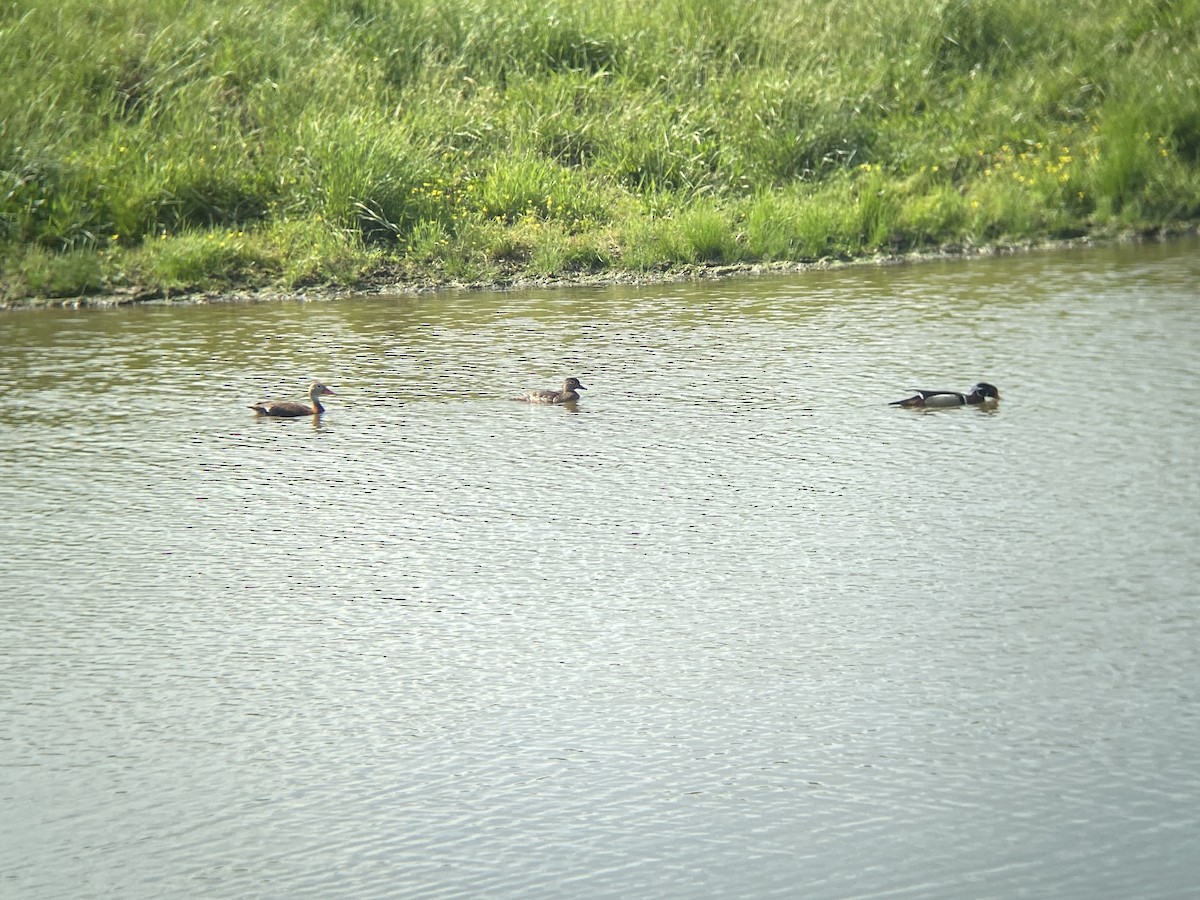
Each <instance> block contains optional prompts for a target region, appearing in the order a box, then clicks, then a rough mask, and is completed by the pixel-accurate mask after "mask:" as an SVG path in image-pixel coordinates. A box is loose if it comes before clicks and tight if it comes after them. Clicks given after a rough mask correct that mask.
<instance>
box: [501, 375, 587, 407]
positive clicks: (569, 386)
mask: <svg viewBox="0 0 1200 900" xmlns="http://www.w3.org/2000/svg"><path fill="white" fill-rule="evenodd" d="M584 390H587V388H585V387H584V386H583V385H582V384H580V383H579V379H578V378H568V379H567V380H566V381H564V382H563V386H562V390H561V391H530V392H529V393H528V394H522V395H521V396H520V397H517V399H518V400H523V401H524V402H526V403H574V402H575V401H576V400H578V399H579V394H578V391H584Z"/></svg>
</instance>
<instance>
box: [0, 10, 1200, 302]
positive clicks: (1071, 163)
mask: <svg viewBox="0 0 1200 900" xmlns="http://www.w3.org/2000/svg"><path fill="white" fill-rule="evenodd" d="M0 3H2V4H3V5H0V76H2V78H3V83H4V85H5V90H4V91H3V92H0V277H2V279H3V284H2V286H0V292H2V294H3V296H4V298H5V299H8V300H10V301H11V300H20V299H22V298H28V297H39V296H53V295H61V294H71V293H79V292H87V291H101V290H112V289H116V288H124V287H129V286H139V287H147V288H156V287H157V288H163V289H167V288H169V289H172V290H176V289H181V288H182V289H186V288H189V287H196V288H201V287H204V288H207V287H213V286H218V287H220V286H251V287H253V286H258V287H264V286H281V285H282V286H296V285H309V284H315V283H320V282H322V281H325V282H330V283H338V284H353V283H355V282H356V281H359V280H363V279H366V280H369V279H371V278H372V277H373V273H377V272H387V273H388V275H389V277H396V276H397V273H398V274H399V276H400V277H405V278H409V279H414V280H435V281H438V280H448V279H490V278H510V277H514V276H519V275H522V274H524V275H544V276H550V277H554V276H562V275H570V274H572V273H579V272H598V271H599V272H603V271H608V270H634V271H648V270H659V269H664V268H670V267H675V266H684V265H691V264H696V263H708V262H712V263H728V262H748V261H761V260H804V259H814V258H822V257H827V256H839V257H846V256H855V255H862V254H871V253H875V252H880V251H889V252H890V251H894V250H897V249H913V248H921V247H932V246H938V245H941V244H946V243H955V244H964V243H965V244H970V243H984V242H990V241H1004V240H1014V239H1025V238H1039V237H1047V236H1050V237H1053V236H1059V235H1068V234H1082V233H1088V232H1096V231H1100V232H1103V231H1106V230H1116V229H1128V228H1135V229H1145V228H1155V227H1160V226H1162V225H1163V224H1165V223H1169V222H1173V221H1177V220H1195V219H1196V218H1198V217H1200V90H1198V87H1200V54H1196V53H1195V51H1194V48H1195V47H1196V46H1200V0H1123V2H1121V3H1111V2H1105V0H1064V2H1063V3H1060V4H1057V5H1047V4H1043V3H1037V2H1034V0H936V2H934V3H929V2H926V0H874V2H870V3H868V2H866V0H844V2H841V3H829V2H827V0H754V2H751V0H642V2H638V3H634V2H631V0H606V2H603V3H601V2H597V0H577V2H566V0H406V2H403V3H401V2H395V0H292V2H283V0H275V2H271V0H263V2H258V3H249V2H246V0H209V2H204V3H200V2H193V3H185V4H183V5H182V7H181V6H180V5H179V4H177V3H168V2H167V0H125V2H121V3H117V2H115V0H104V2H96V0H61V2H60V3H58V4H45V3H42V2H39V0H0Z"/></svg>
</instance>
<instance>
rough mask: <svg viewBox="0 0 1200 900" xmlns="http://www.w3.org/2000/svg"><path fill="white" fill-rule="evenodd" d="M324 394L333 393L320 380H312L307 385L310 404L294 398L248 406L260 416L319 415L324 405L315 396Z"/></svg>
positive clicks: (292, 416)
mask: <svg viewBox="0 0 1200 900" xmlns="http://www.w3.org/2000/svg"><path fill="white" fill-rule="evenodd" d="M325 395H329V396H330V397H332V396H334V393H333V391H331V390H330V389H329V388H327V387H325V385H323V384H321V382H319V381H314V382H313V383H312V384H310V385H309V386H308V399H309V400H311V401H312V405H311V406H309V405H308V404H307V403H297V402H296V401H295V400H264V401H263V402H262V403H255V404H254V405H253V406H251V407H250V408H251V409H252V410H254V411H255V412H256V413H258V415H260V416H278V417H284V418H289V419H291V418H295V417H297V416H319V415H320V414H321V413H323V412H325V407H323V406H322V405H321V401H320V400H318V399H317V398H318V397H321V396H325Z"/></svg>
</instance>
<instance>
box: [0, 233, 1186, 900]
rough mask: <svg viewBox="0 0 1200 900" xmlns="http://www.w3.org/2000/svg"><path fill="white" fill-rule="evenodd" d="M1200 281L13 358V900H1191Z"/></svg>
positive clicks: (1109, 274)
mask: <svg viewBox="0 0 1200 900" xmlns="http://www.w3.org/2000/svg"><path fill="white" fill-rule="evenodd" d="M1197 249H1200V245H1198V244H1197V243H1196V242H1194V241H1193V242H1182V243H1174V244H1167V245H1150V246H1143V247H1119V248H1110V249H1102V250H1089V251H1072V252H1060V253H1051V254H1039V255H1028V256H1018V257H1011V258H998V259H985V260H974V261H969V262H952V263H933V264H927V265H920V266H913V267H904V268H886V269H852V270H847V271H839V272H830V273H817V274H811V275H805V276H803V277H792V278H770V279H759V280H739V281H729V282H722V283H717V284H703V285H670V286H660V287H613V288H589V289H579V290H571V291H550V290H545V291H533V292H526V293H506V294H464V295H450V296H438V297H422V298H384V299H378V298H376V299H363V300H354V301H345V302H337V303H315V304H276V305H218V306H209V307H183V308H175V307H150V308H139V309H122V310H114V311H104V312H99V311H83V312H79V311H76V312H70V311H66V312H18V313H9V314H5V315H3V316H0V378H2V379H3V384H4V385H5V386H6V388H7V394H6V398H5V400H6V403H5V405H4V407H3V408H2V409H0V511H2V512H3V521H2V524H0V540H3V543H4V545H5V550H6V552H5V554H4V561H3V563H2V564H0V592H2V597H0V684H3V686H4V690H3V691H2V692H0V808H2V809H3V810H4V814H3V816H0V893H2V894H4V895H5V896H12V897H21V898H63V897H89V898H90V897H102V896H119V897H122V898H139V897H161V896H204V897H238V898H242V897H304V896H308V897H333V896H337V897H396V896H414V897H416V896H420V897H480V896H488V897H521V898H526V897H534V898H536V897H546V898H550V897H554V898H558V897H588V898H593V897H663V898H690V897H699V896H722V897H735V896H745V897H765V896H788V897H794V896H805V897H878V896H889V897H894V896H901V897H904V896H908V897H917V896H972V897H989V896H995V897H1011V896H1055V897H1081V898H1082V897H1088V898H1092V897H1101V896H1107V897H1129V896H1135V895H1136V896H1139V897H1182V896H1190V894H1191V891H1192V890H1193V889H1194V886H1195V884H1196V883H1198V882H1200V862H1197V858H1196V855H1195V853H1194V850H1195V849H1196V848H1197V847H1198V846H1200V756H1197V754H1196V750H1195V748H1196V747H1197V746H1198V745H1200V718H1198V715H1197V713H1198V710H1200V707H1198V705H1197V693H1198V689H1200V628H1198V624H1197V598H1198V595H1200V588H1198V585H1200V554H1198V552H1197V549H1196V548H1197V547H1200V517H1198V516H1197V512H1198V511H1200V479H1198V478H1197V476H1196V471H1197V463H1198V462H1200V450H1198V449H1197V448H1198V446H1200V424H1198V422H1197V416H1196V413H1195V411H1194V408H1193V406H1192V405H1191V403H1190V400H1191V394H1192V393H1193V392H1194V389H1195V387H1196V385H1197V384H1198V383H1200V379H1198V376H1200V355H1198V354H1197V352H1196V348H1197V346H1198V344H1200V340H1198V339H1200V309H1198V307H1197V300H1198V299H1200V298H1198V291H1197V284H1200V255H1198V254H1197V252H1196V251H1197ZM566 375H578V376H579V377H580V378H581V380H582V381H583V383H584V384H585V385H586V386H587V388H588V390H587V391H586V392H585V395H584V398H583V400H582V401H581V402H580V403H579V404H578V407H577V408H575V409H567V408H555V407H549V408H534V407H529V406H526V405H522V404H517V403H513V402H511V401H510V400H509V399H507V398H508V397H510V396H512V395H515V394H518V393H520V392H522V391H524V390H526V389H529V388H533V387H554V386H557V385H558V384H559V383H561V380H562V378H563V377H564V376H566ZM313 377H320V378H322V379H323V380H325V382H326V383H327V384H329V385H330V387H332V389H333V390H334V391H336V392H337V396H335V397H332V398H329V400H328V404H327V406H328V409H329V412H328V413H327V415H326V416H325V417H324V418H323V419H322V420H321V422H320V423H319V424H314V423H313V422H311V421H309V420H293V421H258V420H255V418H254V416H253V414H252V413H251V412H250V411H249V410H248V409H247V408H246V406H247V405H248V404H249V403H252V402H254V401H257V400H261V399H265V398H269V397H275V396H282V397H293V398H301V397H302V395H303V390H304V387H305V385H306V384H307V382H308V381H309V380H310V379H311V378H313ZM978 380H987V381H991V382H992V383H994V384H996V385H997V386H998V387H999V389H1000V392H1001V394H1002V396H1003V399H1002V401H1001V402H1000V403H999V404H998V405H996V406H995V407H992V408H988V409H976V408H970V409H956V410H940V411H935V412H920V411H908V410H899V409H896V408H890V407H888V406H887V405H886V404H887V401H889V400H894V399H898V398H900V397H903V396H906V394H907V391H908V389H909V388H915V387H921V388H924V387H948V388H953V389H957V390H965V389H966V388H968V387H970V385H971V384H973V383H974V382H975V381H978Z"/></svg>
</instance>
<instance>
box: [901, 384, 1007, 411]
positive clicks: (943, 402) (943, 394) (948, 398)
mask: <svg viewBox="0 0 1200 900" xmlns="http://www.w3.org/2000/svg"><path fill="white" fill-rule="evenodd" d="M999 399H1000V392H999V391H998V390H996V386H995V385H993V384H988V383H987V382H986V381H981V382H979V384H977V385H975V387H973V388H971V390H969V391H967V392H966V393H965V394H960V393H959V392H958V391H917V393H916V394H915V395H914V396H912V397H906V398H905V399H903V400H893V401H892V402H891V403H889V404H888V406H902V407H904V408H905V409H912V408H913V407H922V406H967V405H969V404H975V403H983V402H984V401H985V400H999Z"/></svg>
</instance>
